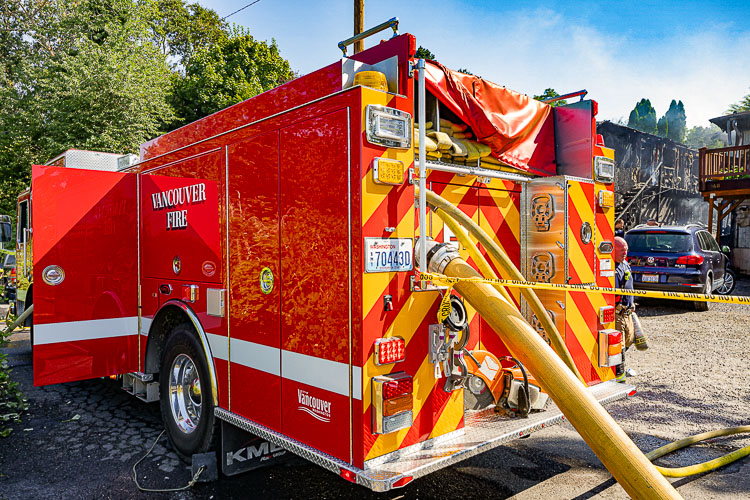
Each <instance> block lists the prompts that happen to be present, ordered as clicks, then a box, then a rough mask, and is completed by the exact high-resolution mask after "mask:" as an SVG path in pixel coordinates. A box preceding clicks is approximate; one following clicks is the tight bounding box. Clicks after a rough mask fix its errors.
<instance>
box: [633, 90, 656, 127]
mask: <svg viewBox="0 0 750 500" xmlns="http://www.w3.org/2000/svg"><path fill="white" fill-rule="evenodd" d="M628 127H630V128H634V129H636V130H640V131H641V132H647V133H649V134H655V133H656V131H657V130H656V110H655V109H654V107H653V106H652V105H651V101H650V100H648V99H645V98H644V99H641V100H640V101H639V102H638V103H637V104H636V105H635V108H634V109H633V111H631V112H630V116H629V117H628Z"/></svg>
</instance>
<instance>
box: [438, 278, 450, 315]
mask: <svg viewBox="0 0 750 500" xmlns="http://www.w3.org/2000/svg"><path fill="white" fill-rule="evenodd" d="M452 289H453V285H448V289H447V290H446V291H445V294H444V295H443V300H441V301H440V307H439V308H438V313H437V320H438V323H442V322H443V321H445V319H446V318H447V317H448V316H449V315H450V313H451V290H452Z"/></svg>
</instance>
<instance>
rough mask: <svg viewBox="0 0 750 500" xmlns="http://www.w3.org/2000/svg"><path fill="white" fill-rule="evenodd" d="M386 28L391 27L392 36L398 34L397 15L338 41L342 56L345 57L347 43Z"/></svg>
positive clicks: (349, 43) (362, 38)
mask: <svg viewBox="0 0 750 500" xmlns="http://www.w3.org/2000/svg"><path fill="white" fill-rule="evenodd" d="M388 28H392V29H393V36H398V18H397V17H393V18H391V19H389V20H388V21H386V22H384V23H381V24H378V25H377V26H375V27H373V28H370V29H369V30H366V31H363V32H362V33H360V34H359V35H354V36H353V37H351V38H347V39H346V40H343V41H341V42H339V48H340V49H341V52H343V53H344V57H346V47H347V46H348V45H351V44H353V43H355V42H358V41H360V40H364V39H365V38H367V37H368V36H371V35H374V34H375V33H380V32H381V31H383V30H386V29H388Z"/></svg>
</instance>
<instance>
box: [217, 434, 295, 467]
mask: <svg viewBox="0 0 750 500" xmlns="http://www.w3.org/2000/svg"><path fill="white" fill-rule="evenodd" d="M296 458H297V457H296V456H295V455H294V454H292V453H289V452H288V451H286V450H285V449H284V448H282V447H280V446H278V445H276V444H273V443H271V442H269V441H266V440H265V439H263V438H260V437H258V436H256V435H254V434H250V433H249V432H247V431H245V430H243V429H240V428H239V427H236V426H234V425H232V424H230V423H227V422H225V421H223V420H222V422H221V456H220V459H221V472H223V473H224V475H226V476H234V475H236V474H241V473H243V472H248V471H251V470H254V469H258V468H261V467H267V466H269V465H279V464H286V463H291V462H294V461H295V459H296ZM299 460H300V462H304V461H303V460H302V459H299Z"/></svg>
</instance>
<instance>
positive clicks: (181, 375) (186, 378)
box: [168, 354, 202, 434]
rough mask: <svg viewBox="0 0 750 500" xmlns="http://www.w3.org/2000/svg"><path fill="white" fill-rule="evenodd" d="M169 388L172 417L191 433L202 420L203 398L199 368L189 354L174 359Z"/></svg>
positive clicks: (179, 425)
mask: <svg viewBox="0 0 750 500" xmlns="http://www.w3.org/2000/svg"><path fill="white" fill-rule="evenodd" d="M168 390H169V406H170V408H171V409H172V419H173V420H174V423H175V424H176V425H177V427H178V428H179V429H180V430H181V431H182V432H184V433H185V434H190V433H191V432H193V431H194V430H195V429H196V428H197V427H198V424H199V422H200V418H201V403H202V398H201V381H200V377H199V376H198V368H197V367H196V366H195V363H194V362H193V360H192V359H191V358H190V356H188V355H187V354H179V355H178V356H177V357H176V358H175V359H174V361H172V366H171V368H170V370H169V388H168Z"/></svg>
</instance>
